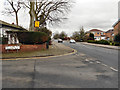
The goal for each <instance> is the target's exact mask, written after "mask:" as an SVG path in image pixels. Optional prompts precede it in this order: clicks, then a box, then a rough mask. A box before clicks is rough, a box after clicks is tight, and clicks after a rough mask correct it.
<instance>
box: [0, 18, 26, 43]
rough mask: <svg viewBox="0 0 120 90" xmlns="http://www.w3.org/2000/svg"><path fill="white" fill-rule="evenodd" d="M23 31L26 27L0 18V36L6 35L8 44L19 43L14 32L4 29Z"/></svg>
mask: <svg viewBox="0 0 120 90" xmlns="http://www.w3.org/2000/svg"><path fill="white" fill-rule="evenodd" d="M20 30H21V31H23V30H25V31H26V29H24V28H22V27H21V26H16V25H14V24H9V23H7V22H4V21H2V20H0V38H2V37H6V38H8V44H16V43H19V40H18V39H17V36H16V34H14V33H6V31H20Z"/></svg>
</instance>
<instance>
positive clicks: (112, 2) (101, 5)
mask: <svg viewBox="0 0 120 90" xmlns="http://www.w3.org/2000/svg"><path fill="white" fill-rule="evenodd" d="M2 2H3V3H1V4H2V5H0V8H2V9H3V7H4V1H2ZM74 2H75V3H74V5H73V7H72V9H71V12H69V14H68V15H67V16H68V17H69V19H68V20H66V21H64V22H63V24H60V26H57V25H56V26H53V27H49V28H50V29H51V30H52V31H53V32H61V31H65V32H66V33H67V34H68V35H71V33H72V32H74V31H78V30H79V28H80V27H81V26H83V27H84V29H85V31H88V30H90V29H100V30H103V31H107V30H108V29H111V28H112V25H113V24H114V23H115V22H116V21H117V19H118V2H119V0H75V1H74ZM2 9H1V10H0V11H2ZM27 13H28V11H23V12H20V15H19V23H20V25H22V26H24V27H26V28H28V27H29V15H27ZM20 17H21V18H20ZM0 18H1V20H4V21H6V22H9V23H12V22H15V18H14V17H10V16H9V17H8V16H1V15H0Z"/></svg>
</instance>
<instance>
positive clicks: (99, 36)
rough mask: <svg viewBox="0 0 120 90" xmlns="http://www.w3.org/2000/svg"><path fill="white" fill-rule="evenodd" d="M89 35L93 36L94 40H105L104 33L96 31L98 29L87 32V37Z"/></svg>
mask: <svg viewBox="0 0 120 90" xmlns="http://www.w3.org/2000/svg"><path fill="white" fill-rule="evenodd" d="M90 33H93V34H94V39H95V40H102V39H105V32H104V31H101V30H98V29H92V30H90V31H88V32H87V35H89V34H90Z"/></svg>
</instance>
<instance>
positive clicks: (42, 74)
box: [2, 42, 118, 88]
mask: <svg viewBox="0 0 120 90" xmlns="http://www.w3.org/2000/svg"><path fill="white" fill-rule="evenodd" d="M64 44H66V45H67V46H70V47H73V48H76V49H77V50H78V52H77V53H76V54H72V55H67V56H60V57H51V58H36V59H31V58H28V59H26V60H25V59H21V60H12V61H5V60H4V61H3V62H2V86H3V88H118V71H116V69H114V67H113V68H111V67H112V65H113V66H114V64H110V65H111V66H110V65H106V64H104V63H103V61H102V62H100V61H101V58H102V57H101V56H99V58H98V57H97V56H98V55H93V54H91V55H90V54H89V53H90V51H91V52H93V51H92V50H93V49H94V47H93V46H89V47H87V46H86V45H85V46H84V45H82V44H69V43H67V42H65V43H64ZM91 48H92V49H91ZM96 48H97V49H99V48H98V47H96ZM84 49H85V50H86V51H87V52H85V50H84ZM89 50H90V51H89ZM103 50H104V49H103ZM95 51H96V54H97V52H98V54H99V53H100V51H101V52H105V53H113V54H114V52H116V51H114V50H113V52H108V51H109V50H108V51H102V50H100V51H97V50H95ZM110 51H111V50H110ZM110 55H111V54H110ZM114 55H116V54H114ZM95 56H96V57H95ZM103 56H104V55H103ZM103 58H104V57H103ZM106 58H107V57H106ZM112 58H114V57H112ZM102 60H103V59H102ZM107 60H108V59H107ZM105 61H106V60H105ZM115 61H117V60H115ZM106 62H107V61H106ZM109 62H110V61H109V60H108V63H107V64H109Z"/></svg>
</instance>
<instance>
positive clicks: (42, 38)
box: [8, 31, 48, 44]
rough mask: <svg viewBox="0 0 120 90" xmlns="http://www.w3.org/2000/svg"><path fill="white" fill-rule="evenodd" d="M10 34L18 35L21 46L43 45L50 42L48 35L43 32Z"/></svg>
mask: <svg viewBox="0 0 120 90" xmlns="http://www.w3.org/2000/svg"><path fill="white" fill-rule="evenodd" d="M8 33H17V37H18V39H19V42H20V43H21V44H43V43H45V42H46V41H47V40H48V35H47V34H46V33H43V32H30V31H8Z"/></svg>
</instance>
